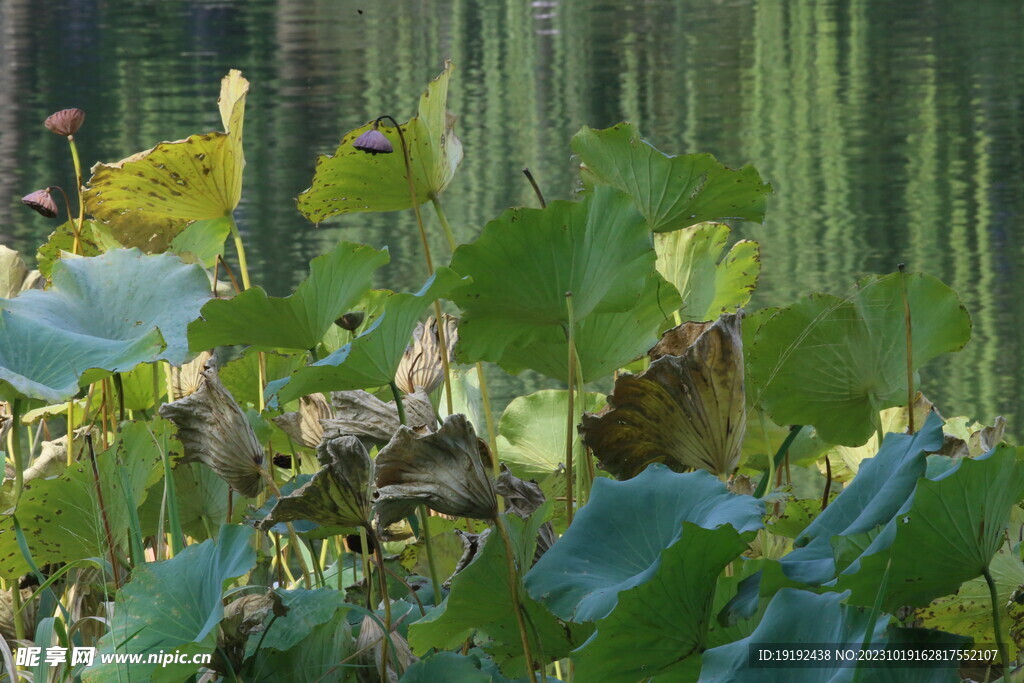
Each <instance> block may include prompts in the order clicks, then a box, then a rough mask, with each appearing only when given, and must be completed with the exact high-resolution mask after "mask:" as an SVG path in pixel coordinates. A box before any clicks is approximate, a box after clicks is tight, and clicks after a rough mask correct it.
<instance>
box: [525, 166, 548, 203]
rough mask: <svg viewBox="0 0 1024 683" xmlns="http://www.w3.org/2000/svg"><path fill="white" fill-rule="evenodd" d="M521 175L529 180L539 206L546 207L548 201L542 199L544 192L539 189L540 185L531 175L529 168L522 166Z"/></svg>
mask: <svg viewBox="0 0 1024 683" xmlns="http://www.w3.org/2000/svg"><path fill="white" fill-rule="evenodd" d="M523 175H524V176H526V179H527V180H529V181H530V185H531V186H532V187H533V193H534V194H535V195H537V201H538V202H540V208H542V209H546V208H548V203H547V202H546V201H544V193H543V192H541V191H540V185H538V184H537V179H536V178H534V177H533V173H531V172H530V169H528V168H526V167H523Z"/></svg>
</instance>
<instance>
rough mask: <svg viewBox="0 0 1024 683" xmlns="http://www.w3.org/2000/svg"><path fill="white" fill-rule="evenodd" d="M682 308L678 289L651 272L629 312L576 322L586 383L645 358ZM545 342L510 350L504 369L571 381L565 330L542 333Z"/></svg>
mask: <svg viewBox="0 0 1024 683" xmlns="http://www.w3.org/2000/svg"><path fill="white" fill-rule="evenodd" d="M679 303H680V299H679V294H678V293H677V292H676V290H675V287H673V286H672V285H670V284H669V283H667V282H665V279H664V278H662V277H661V276H660V275H658V274H657V273H651V274H650V275H648V276H647V282H646V285H645V286H644V290H643V293H642V294H641V296H640V301H639V302H637V304H636V306H634V307H633V308H631V309H630V310H628V311H623V312H615V313H598V312H594V313H591V314H590V315H588V316H586V317H585V318H583V320H580V321H578V322H577V323H576V334H575V337H574V343H575V345H576V354H577V357H578V358H579V368H580V370H581V371H582V373H583V381H584V382H591V381H594V380H598V379H601V378H602V377H607V376H608V375H610V374H612V373H613V372H615V371H616V370H618V369H619V368H621V367H622V366H624V365H626V364H627V363H629V362H630V361H633V360H636V359H637V358H640V357H641V356H643V355H644V353H646V352H647V350H648V349H649V348H651V347H652V346H653V345H654V343H655V342H657V341H658V334H659V332H661V331H662V330H664V329H665V328H666V327H668V326H669V325H671V324H672V322H671V320H672V313H673V312H674V311H675V310H676V309H677V308H679ZM544 338H545V340H546V341H545V342H543V343H542V342H534V343H532V344H529V345H528V346H522V347H520V346H510V347H508V348H506V349H505V352H504V353H503V354H502V357H501V361H500V363H501V366H502V367H503V368H505V369H506V370H507V371H508V372H511V373H513V374H516V373H518V372H521V371H522V370H523V369H525V368H530V369H531V370H536V371H537V372H540V373H543V374H544V375H547V376H548V377H552V378H555V379H560V380H562V381H564V382H568V379H569V375H568V371H567V368H568V367H569V342H568V340H567V339H566V336H565V331H564V330H563V329H561V328H555V327H551V328H548V329H547V330H546V331H545V332H544Z"/></svg>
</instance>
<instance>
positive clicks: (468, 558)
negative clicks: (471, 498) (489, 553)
mask: <svg viewBox="0 0 1024 683" xmlns="http://www.w3.org/2000/svg"><path fill="white" fill-rule="evenodd" d="M490 534H491V528H490V527H487V528H486V529H484V530H483V531H481V532H480V533H478V534H474V533H470V532H468V531H463V530H462V529H456V530H455V535H456V536H458V537H459V540H460V541H462V557H460V558H459V561H458V562H457V563H456V564H455V571H453V572H452V575H451V576H449V577H448V578H447V579H446V580H445V582H444V584H442V585H443V587H444V588H446V589H450V588H451V586H452V579H454V578H455V577H456V575H458V573H459V572H461V571H462V570H463V569H465V568H466V567H468V566H469V563H470V562H472V561H473V560H474V559H475V558H476V556H477V553H479V552H480V551H481V550H482V549H483V547H484V543H485V542H486V541H487V537H488V536H489V535H490Z"/></svg>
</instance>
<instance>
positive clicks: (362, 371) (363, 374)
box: [268, 268, 466, 403]
mask: <svg viewBox="0 0 1024 683" xmlns="http://www.w3.org/2000/svg"><path fill="white" fill-rule="evenodd" d="M463 282H466V279H465V278H460V277H459V276H458V275H456V274H455V272H454V271H452V270H451V269H449V268H438V269H437V271H436V272H435V273H434V274H433V275H432V276H430V279H429V280H427V282H426V284H424V285H423V287H422V288H421V289H420V291H418V292H416V293H414V294H413V293H409V292H402V293H399V294H393V295H391V297H389V298H388V300H387V302H386V303H385V304H384V312H383V313H382V314H381V315H380V316H379V317H378V318H377V320H375V321H374V322H373V324H372V325H371V326H370V327H369V328H367V330H366V331H365V332H363V333H362V334H361V335H359V336H358V337H356V338H355V339H353V340H352V341H351V342H349V343H348V344H346V345H345V346H343V347H341V348H340V349H338V350H337V351H335V352H334V353H332V354H331V355H329V356H327V357H326V358H324V359H323V360H320V361H318V362H316V363H313V364H312V365H308V366H306V367H304V368H302V369H300V370H299V371H297V372H296V373H295V374H293V375H292V376H291V377H290V378H289V379H288V380H287V381H286V382H285V383H283V385H282V384H279V385H278V386H279V387H280V389H279V391H280V393H279V396H278V400H279V401H280V402H281V403H287V402H288V401H291V400H294V399H296V398H298V397H300V396H306V395H309V394H312V393H315V392H317V391H320V392H327V391H346V390H350V389H370V388H373V387H379V386H384V385H386V384H388V383H389V382H391V381H393V380H394V378H395V371H396V370H397V369H398V364H399V363H400V362H401V360H402V355H403V354H404V353H405V347H406V346H407V345H408V344H409V340H410V338H411V336H412V330H413V327H415V326H416V321H417V320H418V319H419V317H420V316H421V315H423V311H424V310H425V309H426V308H427V306H429V305H430V304H431V303H432V302H433V301H434V300H435V299H440V298H444V297H445V296H446V295H447V294H448V292H449V291H451V289H452V288H453V287H455V286H457V285H458V284H459V283H463ZM269 391H271V389H270V388H268V392H269Z"/></svg>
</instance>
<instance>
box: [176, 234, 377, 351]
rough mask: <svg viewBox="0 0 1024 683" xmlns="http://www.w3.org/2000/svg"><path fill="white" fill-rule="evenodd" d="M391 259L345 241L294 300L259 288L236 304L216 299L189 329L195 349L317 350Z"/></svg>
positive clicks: (317, 262) (313, 270)
mask: <svg viewBox="0 0 1024 683" xmlns="http://www.w3.org/2000/svg"><path fill="white" fill-rule="evenodd" d="M389 259H390V256H389V255H388V251H387V249H381V250H379V251H378V250H377V249H374V248H372V247H368V246H366V245H364V244H355V243H353V242H341V243H339V244H338V246H337V247H335V249H334V251H332V252H330V253H328V254H324V255H323V256H318V257H316V258H315V259H313V261H312V263H310V266H309V277H308V278H306V279H305V280H304V281H303V282H302V284H300V285H299V287H298V289H296V290H295V293H294V294H292V295H291V296H287V297H284V298H280V297H272V296H268V295H267V293H266V292H265V291H264V290H263V288H262V287H253V288H251V289H248V290H246V291H244V292H242V293H241V294H239V295H238V296H235V297H234V298H232V299H214V300H212V301H210V302H209V303H207V304H206V305H205V306H203V311H202V315H203V318H202V320H197V321H195V322H194V323H192V324H191V325H190V326H189V330H188V335H189V341H190V343H191V345H192V348H193V349H195V350H197V351H202V350H205V349H212V348H213V347H215V346H225V345H229V344H251V345H254V346H259V347H263V348H282V349H302V350H307V349H311V348H313V347H315V346H316V345H317V344H318V343H319V342H320V339H321V338H322V337H323V336H324V333H325V332H327V330H328V329H329V328H330V327H331V325H333V324H334V321H335V320H336V319H338V318H339V317H341V316H342V315H343V314H345V313H347V312H348V311H349V309H350V308H351V307H352V306H353V305H354V304H355V303H357V302H358V301H359V299H360V298H361V297H362V296H363V295H364V294H365V293H366V292H367V290H369V289H370V285H372V284H373V273H374V271H375V270H377V269H378V268H380V267H381V266H382V265H384V264H385V263H387V262H388V260H389Z"/></svg>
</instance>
